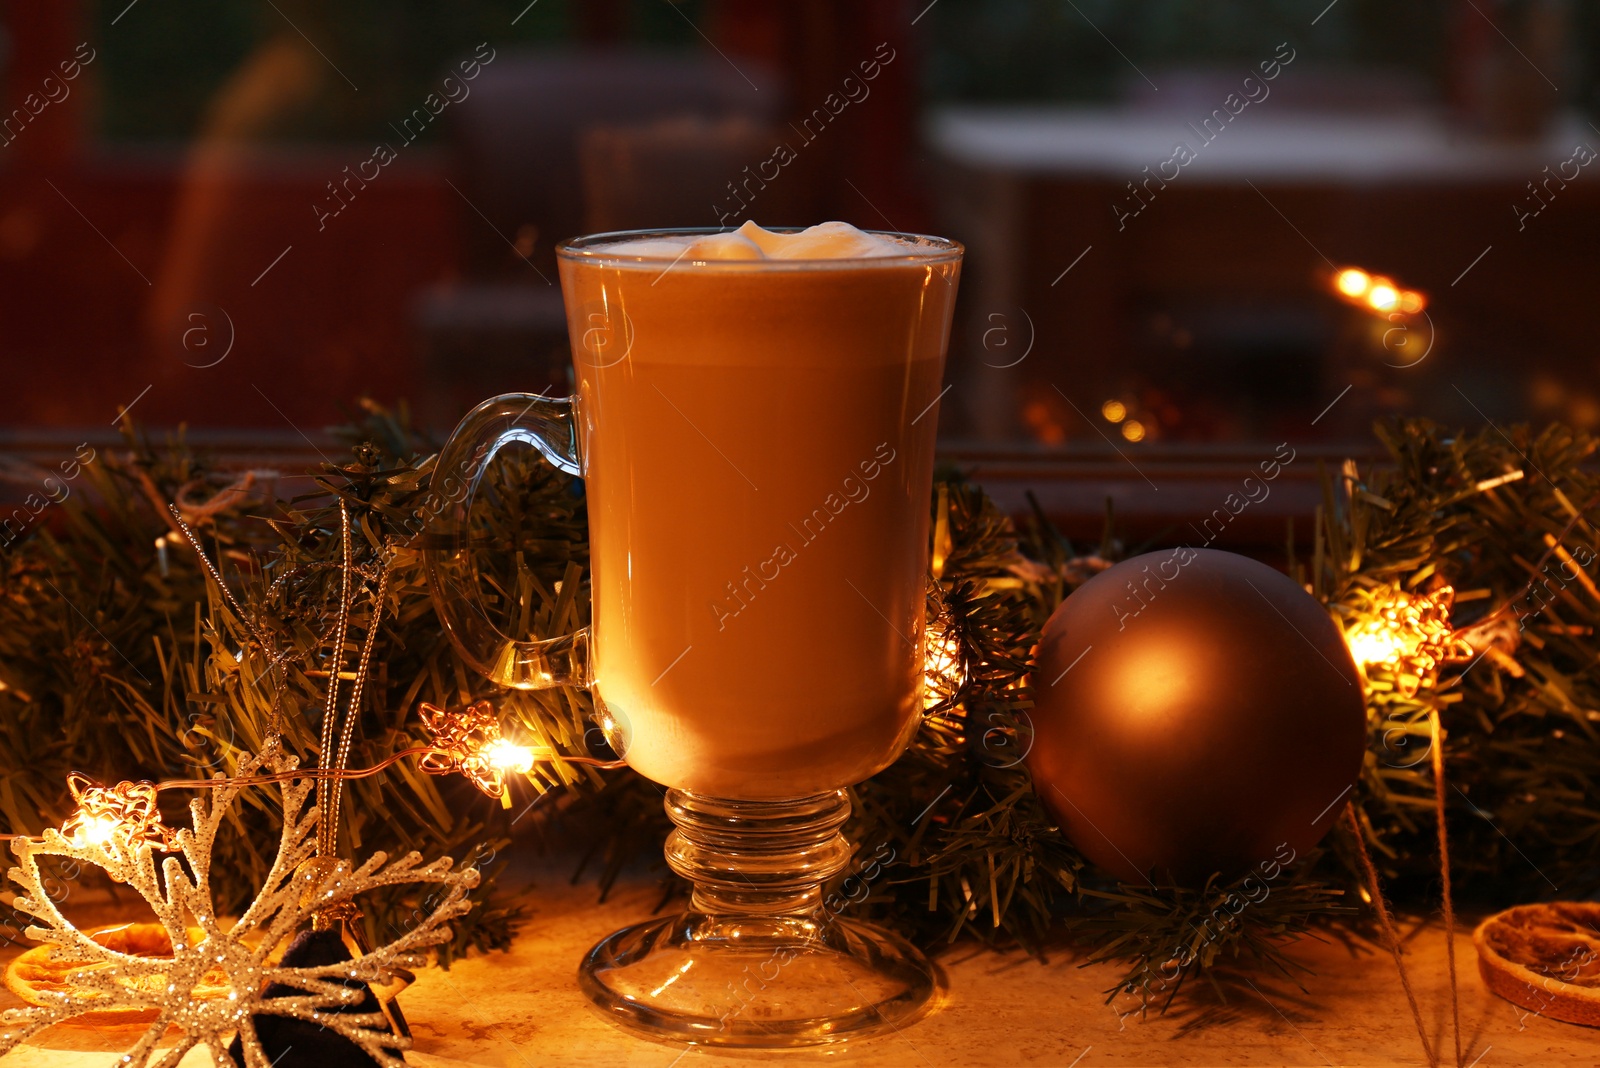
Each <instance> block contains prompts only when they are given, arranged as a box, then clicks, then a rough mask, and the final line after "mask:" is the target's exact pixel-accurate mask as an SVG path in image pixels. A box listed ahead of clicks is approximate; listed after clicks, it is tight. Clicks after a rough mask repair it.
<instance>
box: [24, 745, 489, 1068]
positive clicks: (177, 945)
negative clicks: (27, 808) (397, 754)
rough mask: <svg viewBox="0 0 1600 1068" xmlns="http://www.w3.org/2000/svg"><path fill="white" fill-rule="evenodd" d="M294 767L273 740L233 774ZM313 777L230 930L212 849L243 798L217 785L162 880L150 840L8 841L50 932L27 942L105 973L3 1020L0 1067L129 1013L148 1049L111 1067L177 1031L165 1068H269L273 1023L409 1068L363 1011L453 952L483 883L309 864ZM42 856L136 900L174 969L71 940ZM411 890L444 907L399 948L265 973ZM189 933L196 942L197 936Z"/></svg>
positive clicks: (400, 867)
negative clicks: (287, 953)
mask: <svg viewBox="0 0 1600 1068" xmlns="http://www.w3.org/2000/svg"><path fill="white" fill-rule="evenodd" d="M297 767H298V761H297V759H296V758H295V757H293V756H290V755H288V754H285V753H284V752H283V751H282V749H281V746H280V745H279V743H278V741H277V739H275V738H274V739H272V740H270V741H269V743H268V745H267V748H266V750H265V752H263V753H262V754H261V755H260V756H257V757H249V758H247V759H246V760H244V761H243V762H242V763H241V765H240V768H239V772H240V776H241V777H245V776H250V775H253V774H255V773H256V772H257V771H259V770H261V769H263V768H265V769H266V770H268V771H270V772H272V773H283V772H287V771H293V770H294V769H296V768H297ZM316 775H317V773H316V772H315V771H311V772H308V773H307V777H306V778H305V779H296V780H291V781H287V782H284V783H283V784H282V785H281V787H280V798H281V802H282V814H283V830H282V834H281V838H280V841H279V845H278V855H277V857H276V858H275V859H274V861H273V864H272V868H271V870H270V871H269V872H268V873H267V876H266V878H265V879H264V880H263V882H262V888H261V890H260V892H259V893H258V894H257V896H256V898H255V900H254V901H253V902H251V904H250V906H249V907H248V908H247V909H246V910H245V912H244V915H243V916H241V917H240V919H239V921H238V922H237V923H235V924H233V925H232V926H231V927H228V928H227V929H224V927H223V925H222V922H221V921H220V920H219V919H218V917H217V915H216V912H215V910H214V909H213V907H212V895H211V848H212V843H213V841H214V839H215V836H216V833H217V830H218V828H219V827H220V826H221V825H222V823H223V822H224V821H225V820H226V819H227V818H228V814H229V812H230V810H231V809H232V808H233V806H234V804H235V802H236V801H237V799H238V796H239V793H240V791H241V790H242V789H244V787H243V786H241V785H222V786H219V787H218V788H217V789H216V790H214V791H211V792H209V794H203V795H202V796H200V797H197V798H195V799H194V800H193V801H191V802H190V805H189V809H190V814H191V820H192V829H191V828H179V829H178V830H176V832H175V833H174V834H173V839H174V843H175V851H176V852H177V853H179V854H181V856H182V858H183V859H182V862H180V860H179V859H178V857H176V856H172V857H167V858H165V860H164V861H163V862H162V864H161V865H160V867H159V869H158V867H157V864H156V856H155V853H156V847H155V846H154V845H153V844H152V843H151V842H150V841H148V840H142V841H136V842H133V841H130V842H128V843H126V846H124V843H122V842H120V841H118V840H117V839H116V838H115V837H114V836H112V837H108V838H107V839H106V840H104V841H91V840H88V839H86V838H83V837H74V838H68V837H67V836H65V835H63V834H62V833H61V832H60V831H58V830H55V829H53V828H52V829H50V830H47V831H45V833H44V835H43V836H42V837H40V838H16V839H13V840H12V843H11V850H12V852H13V853H15V854H16V856H17V859H18V863H17V866H16V867H14V868H12V869H11V872H10V877H11V879H12V881H13V882H15V883H16V884H17V885H18V886H19V887H21V889H22V893H21V894H19V895H18V897H17V900H16V908H17V910H18V911H20V912H24V913H27V914H28V915H30V916H33V917H35V918H37V919H39V920H41V921H43V923H44V924H45V926H42V927H41V926H37V925H36V926H31V927H29V928H28V931H27V934H28V937H30V938H32V939H35V940H36V941H40V942H43V943H45V944H47V945H50V946H53V947H54V954H53V956H54V958H55V959H56V960H57V961H64V962H72V963H76V962H81V963H83V964H85V965H98V966H99V967H94V968H92V969H87V970H84V971H81V972H75V973H74V974H73V975H72V980H73V986H74V988H75V989H72V990H69V991H67V992H51V991H41V992H40V1000H41V1002H42V1004H38V1005H34V1006H30V1007H27V1008H21V1009H9V1010H7V1011H6V1012H5V1013H4V1014H3V1015H0V1056H3V1055H4V1054H6V1053H8V1052H10V1051H11V1050H12V1049H14V1048H16V1047H17V1046H18V1045H19V1044H21V1043H22V1042H23V1041H25V1040H26V1039H28V1038H29V1037H30V1036H32V1035H35V1034H37V1033H38V1032H40V1031H42V1030H44V1029H45V1028H46V1027H49V1026H51V1025H52V1024H55V1023H58V1022H61V1021H63V1020H70V1019H72V1018H74V1017H78V1016H81V1015H84V1014H85V1013H89V1012H94V1011H99V1010H104V1009H107V1008H113V1009H114V1008H127V1009H133V1010H151V1009H153V1010H155V1011H156V1013H157V1016H156V1018H155V1020H154V1022H152V1023H151V1024H150V1026H149V1029H148V1030H147V1031H146V1032H145V1034H144V1036H143V1037H142V1038H140V1040H139V1041H138V1042H137V1043H135V1044H134V1045H133V1046H132V1047H131V1048H130V1049H128V1050H127V1051H126V1052H125V1053H124V1054H122V1055H121V1056H120V1057H119V1058H118V1060H117V1064H119V1065H126V1066H130V1068H143V1066H145V1065H148V1064H149V1063H150V1058H151V1055H152V1053H154V1052H156V1044H157V1043H158V1042H159V1041H160V1040H161V1039H162V1038H163V1036H165V1035H166V1034H167V1032H168V1030H169V1029H174V1030H176V1031H177V1032H178V1036H179V1037H178V1042H177V1044H176V1045H175V1046H173V1047H172V1048H171V1049H169V1050H166V1051H164V1054H163V1056H162V1057H161V1059H160V1060H159V1061H158V1062H156V1063H157V1064H158V1066H159V1068H169V1066H173V1065H176V1064H177V1063H178V1061H179V1060H181V1059H182V1058H183V1056H184V1054H185V1053H187V1052H188V1051H189V1050H190V1049H193V1048H194V1047H196V1046H200V1045H203V1046H206V1047H208V1048H209V1049H210V1051H211V1054H212V1060H213V1061H214V1062H215V1063H217V1064H220V1065H225V1064H228V1063H229V1058H228V1053H227V1048H228V1043H229V1040H230V1039H231V1038H232V1037H233V1036H234V1035H235V1034H237V1036H238V1045H239V1049H240V1052H241V1053H242V1066H243V1068H269V1065H271V1064H272V1058H271V1057H270V1056H268V1055H267V1053H266V1052H265V1051H264V1049H263V1046H262V1042H261V1038H260V1034H259V1033H258V1024H259V1025H262V1026H266V1018H268V1017H277V1018H280V1019H290V1020H296V1021H300V1022H302V1023H305V1024H309V1025H311V1026H313V1027H319V1028H326V1029H327V1030H328V1031H330V1032H332V1033H334V1034H337V1035H338V1036H340V1037H341V1038H344V1039H347V1040H348V1041H349V1042H350V1043H351V1044H353V1045H354V1046H355V1047H357V1048H358V1049H359V1050H360V1051H362V1052H363V1053H365V1054H366V1055H367V1056H368V1057H369V1058H370V1059H371V1060H372V1061H373V1062H375V1063H377V1064H379V1065H382V1066H383V1068H392V1066H395V1065H401V1064H403V1063H404V1061H403V1060H402V1059H401V1056H400V1054H401V1051H403V1050H405V1049H407V1048H409V1047H410V1044H411V1042H410V1039H409V1038H408V1037H407V1036H405V1035H404V1034H398V1033H396V1032H395V1030H394V1029H392V1028H391V1025H390V1022H389V1019H388V1017H387V1016H386V1015H385V1014H384V1013H383V1012H382V1011H381V1009H376V1008H373V1009H371V1011H368V1010H369V1006H368V1005H366V1004H364V1002H365V1001H366V1000H367V999H369V998H372V993H371V991H370V990H369V989H367V988H368V987H369V986H373V985H382V984H386V983H389V982H391V981H392V980H393V979H394V977H395V975H396V973H398V972H403V971H404V970H406V969H409V968H415V967H418V966H420V965H421V964H422V963H423V962H424V960H423V951H424V950H426V949H428V948H429V947H431V946H435V945H439V944H440V943H443V942H446V941H448V940H449V938H450V931H449V927H448V923H449V921H450V920H452V919H454V918H455V917H457V916H460V915H462V914H463V913H465V912H467V911H468V910H469V909H470V908H471V905H470V903H469V902H468V901H467V900H466V895H467V893H468V891H469V890H471V889H472V888H473V887H475V886H476V885H477V884H478V872H477V870H476V869H475V868H467V869H464V870H461V871H453V870H452V862H451V860H450V858H448V857H444V858H441V859H439V860H436V861H433V862H431V863H429V864H423V863H422V857H421V855H420V854H418V853H416V852H412V853H409V854H407V855H406V856H404V857H401V858H399V859H397V860H394V861H392V862H391V861H390V860H389V858H388V856H387V855H386V854H384V853H381V852H380V853H374V854H373V855H372V856H370V857H368V858H367V859H366V860H365V861H364V862H363V863H362V864H361V865H360V867H359V868H352V867H351V865H350V863H349V862H348V861H344V860H338V861H326V862H323V863H318V864H307V863H306V862H307V861H308V860H310V859H311V858H312V857H313V854H314V853H315V852H316V846H317V843H316V836H317V831H318V811H317V809H316V808H315V807H312V806H310V805H308V804H307V801H308V799H309V798H310V796H311V792H312V780H313V779H314V778H315V777H316ZM218 778H219V779H220V778H221V776H218ZM45 856H53V857H63V858H67V859H70V860H75V861H78V862H80V863H82V864H92V865H94V866H96V867H98V868H101V869H103V870H104V871H105V872H106V874H107V875H109V876H110V877H111V878H112V879H115V880H116V881H118V882H120V883H125V884H126V885H128V886H129V887H131V888H132V889H133V890H135V891H136V892H137V893H138V894H139V895H140V896H141V897H142V898H144V900H145V901H146V902H147V903H148V904H149V906H150V908H151V909H152V910H153V911H154V913H155V916H156V919H157V921H158V922H159V923H160V924H161V925H162V927H164V928H165V929H166V931H167V933H168V935H169V937H170V938H171V942H172V955H171V956H170V957H139V956H132V955H129V954H123V953H118V952H116V951H114V950H110V949H107V948H106V947H105V946H102V945H100V944H99V943H97V942H95V941H94V940H93V939H91V938H90V937H89V936H88V935H87V934H86V933H84V932H83V931H80V930H78V929H77V928H76V927H74V926H73V925H72V924H71V923H70V922H69V921H68V920H67V919H66V917H64V916H63V915H62V914H61V911H60V909H59V907H58V905H57V903H56V902H55V901H53V900H51V898H50V896H49V895H48V894H47V893H46V892H45V888H44V885H43V880H44V875H43V874H42V873H41V871H40V867H39V858H40V857H45ZM413 883H414V884H433V885H435V886H438V887H439V888H440V889H439V890H438V891H436V892H435V893H436V896H437V900H438V903H437V904H436V905H435V906H434V907H433V909H432V910H431V911H430V912H429V913H428V914H427V915H426V916H424V917H423V918H422V919H421V920H420V921H419V922H418V923H417V924H416V926H414V927H412V928H411V929H410V930H407V931H405V932H404V933H402V934H401V935H400V936H399V937H398V938H396V939H395V940H394V941H392V942H389V943H386V944H385V945H382V946H378V947H376V948H375V949H373V950H371V951H370V952H367V953H365V954H363V955H361V956H359V957H357V958H355V959H354V960H337V959H335V960H333V961H332V962H331V963H322V964H312V965H308V966H303V967H293V966H292V965H289V964H286V963H284V962H281V961H280V962H278V963H276V964H274V963H269V962H270V961H271V959H272V957H273V954H274V952H275V951H276V950H277V949H278V948H279V947H280V946H282V945H283V944H284V943H285V942H286V941H288V940H289V939H291V938H293V937H294V936H295V935H296V934H297V933H298V932H300V931H301V930H302V929H304V928H307V927H310V926H311V921H312V918H313V916H314V915H316V914H319V913H321V914H329V915H337V914H339V913H340V912H341V911H343V910H346V909H349V908H352V907H353V905H352V902H353V899H354V898H355V897H356V896H357V895H359V894H362V893H365V892H367V891H370V890H373V889H376V888H378V887H384V886H395V885H402V884H413ZM191 923H192V926H193V927H194V928H196V929H198V931H199V932H200V936H199V937H196V936H195V935H194V934H193V933H192V931H191ZM202 985H206V986H208V987H214V986H217V985H221V986H224V987H226V989H227V993H226V995H225V996H223V997H220V998H210V999H199V998H197V997H196V996H195V993H196V991H197V990H198V989H199V988H200V987H201V986H202ZM273 987H275V988H276V989H277V990H279V991H281V990H282V989H283V988H285V987H292V988H293V989H294V991H295V993H294V994H293V995H292V996H287V997H268V996H267V992H268V990H269V989H270V988H273ZM235 1063H238V1062H235Z"/></svg>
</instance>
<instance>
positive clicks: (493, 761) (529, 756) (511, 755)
mask: <svg viewBox="0 0 1600 1068" xmlns="http://www.w3.org/2000/svg"><path fill="white" fill-rule="evenodd" d="M483 755H484V759H486V760H487V761H488V762H489V766H490V767H491V768H494V769H495V770H496V771H513V772H516V773H517V774H519V775H526V774H528V772H530V771H532V770H533V750H532V749H530V748H529V747H528V746H525V745H517V744H515V743H513V742H508V741H506V740H505V739H504V738H501V739H500V740H499V741H497V742H493V743H491V744H489V745H487V746H485V747H484V750H483Z"/></svg>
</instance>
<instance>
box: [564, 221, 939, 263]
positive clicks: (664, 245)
mask: <svg viewBox="0 0 1600 1068" xmlns="http://www.w3.org/2000/svg"><path fill="white" fill-rule="evenodd" d="M596 251H599V252H601V253H602V254H615V255H622V256H648V257H651V258H652V259H653V258H657V257H660V258H663V259H669V260H684V261H689V260H843V259H852V260H853V259H861V258H864V257H872V256H910V255H916V253H917V252H918V251H919V249H918V246H916V245H914V244H911V243H909V242H905V241H897V240H895V239H894V238H890V237H883V236H881V235H879V234H869V233H867V232H866V231H864V230H858V229H856V228H855V227H854V226H851V225H850V224H849V223H845V222H825V223H818V224H817V225H816V226H809V227H807V228H806V229H804V230H801V231H800V232H798V233H792V234H783V233H775V232H773V231H771V230H765V229H762V228H761V227H759V226H757V225H756V224H755V223H754V222H747V223H745V224H744V225H743V226H741V227H739V229H737V230H732V231H729V232H728V233H725V234H703V235H697V234H684V235H681V236H676V237H647V238H638V239H636V240H632V241H618V242H617V243H616V244H614V245H604V246H602V247H601V248H599V249H597V250H596Z"/></svg>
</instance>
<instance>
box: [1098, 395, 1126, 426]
mask: <svg viewBox="0 0 1600 1068" xmlns="http://www.w3.org/2000/svg"><path fill="white" fill-rule="evenodd" d="M1100 414H1101V415H1103V416H1105V417H1106V420H1107V421H1108V422H1112V423H1120V422H1122V421H1123V420H1124V419H1126V418H1127V417H1128V406H1127V405H1126V404H1123V403H1122V402H1121V401H1119V400H1108V401H1106V402H1105V403H1104V404H1102V405H1100Z"/></svg>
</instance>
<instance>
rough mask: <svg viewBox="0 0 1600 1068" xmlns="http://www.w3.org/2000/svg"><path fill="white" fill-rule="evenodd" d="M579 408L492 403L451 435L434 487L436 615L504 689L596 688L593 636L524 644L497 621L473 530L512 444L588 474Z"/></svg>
mask: <svg viewBox="0 0 1600 1068" xmlns="http://www.w3.org/2000/svg"><path fill="white" fill-rule="evenodd" d="M576 400H577V398H575V397H545V396H541V395H538V394H533V393H507V394H504V395H503V396H499V397H491V398H489V399H488V400H486V401H484V402H483V403H482V404H480V405H478V406H477V407H476V408H474V409H472V411H470V412H468V413H467V416H466V418H465V419H463V420H461V423H460V425H459V426H457V427H456V428H455V430H454V431H453V432H452V433H451V434H450V440H448V441H446V442H445V445H444V448H443V449H442V450H440V452H439V458H438V460H437V461H436V462H435V465H434V469H433V476H432V478H431V480H430V483H429V484H430V487H431V489H432V491H433V493H432V495H433V496H434V497H435V498H437V501H438V503H435V504H434V505H433V506H434V507H436V508H438V511H437V513H436V514H435V517H434V520H433V522H432V523H431V524H430V527H431V529H430V530H429V532H428V536H427V537H426V538H425V539H424V541H423V545H424V548H423V550H422V559H423V564H424V566H425V567H426V569H427V573H428V592H429V593H430V594H431V595H432V597H433V609H434V612H435V613H437V614H438V617H439V621H440V622H441V623H442V624H443V625H444V629H445V633H447V634H448V635H449V636H450V641H451V643H452V644H453V645H454V646H455V647H456V651H457V652H459V653H460V654H461V657H462V659H463V660H465V661H466V663H467V665H468V666H469V667H471V668H472V669H473V670H474V671H477V672H478V673H480V674H481V675H483V676H484V677H485V678H487V679H489V680H490V681H491V682H494V683H496V684H497V685H500V686H507V687H511V688H513V689H518V690H544V689H549V688H550V687H553V686H585V685H587V684H588V682H589V628H587V627H582V628H579V629H578V630H576V631H574V632H573V633H571V634H566V635H562V636H560V637H556V638H545V639H541V640H534V641H522V640H519V639H516V638H512V637H510V636H509V635H507V634H506V633H505V632H504V631H502V630H501V629H500V628H499V627H498V626H496V625H495V624H494V622H493V621H492V620H491V619H490V616H489V612H488V609H487V607H486V606H485V605H484V603H483V595H482V593H481V592H480V590H479V588H478V569H477V567H476V565H475V564H474V563H473V560H472V544H471V534H470V525H469V522H468V520H469V518H470V516H471V514H472V502H473V499H474V498H475V497H476V496H477V493H478V485H479V483H481V482H482V481H483V476H484V473H485V472H486V471H488V469H489V465H490V464H491V463H493V462H494V458H495V456H496V455H497V454H498V453H499V452H500V450H501V449H503V448H505V447H506V446H507V445H509V444H511V443H512V442H520V443H522V444H524V445H532V446H533V447H534V448H536V449H538V450H539V452H540V453H541V454H542V455H543V456H544V458H545V459H547V460H549V461H550V462H551V463H552V464H555V466H556V467H558V468H560V469H561V470H562V471H565V472H566V473H567V474H569V475H579V476H581V475H582V474H583V460H582V457H581V455H580V451H579V445H578V421H577V416H576V411H575V402H576Z"/></svg>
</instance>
